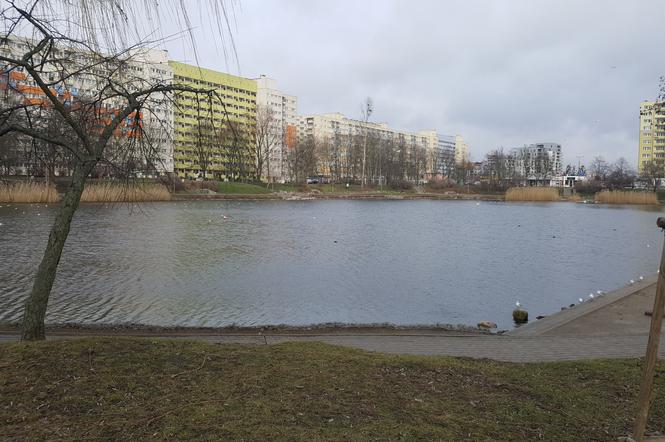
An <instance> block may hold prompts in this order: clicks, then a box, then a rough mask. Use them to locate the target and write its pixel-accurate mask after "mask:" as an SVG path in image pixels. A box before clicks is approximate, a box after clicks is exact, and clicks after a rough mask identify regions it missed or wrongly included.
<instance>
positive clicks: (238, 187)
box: [219, 182, 271, 195]
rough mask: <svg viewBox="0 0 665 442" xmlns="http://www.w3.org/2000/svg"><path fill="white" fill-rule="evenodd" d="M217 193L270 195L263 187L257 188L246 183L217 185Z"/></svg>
mask: <svg viewBox="0 0 665 442" xmlns="http://www.w3.org/2000/svg"><path fill="white" fill-rule="evenodd" d="M219 193H227V194H242V195H255V194H259V193H271V192H270V190H268V189H266V188H265V186H257V185H255V184H247V183H232V182H228V183H219Z"/></svg>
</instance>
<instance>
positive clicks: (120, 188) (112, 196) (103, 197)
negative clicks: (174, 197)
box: [81, 183, 171, 203]
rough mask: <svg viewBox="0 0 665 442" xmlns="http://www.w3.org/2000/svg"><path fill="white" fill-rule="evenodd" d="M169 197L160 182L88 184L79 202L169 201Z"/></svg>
mask: <svg viewBox="0 0 665 442" xmlns="http://www.w3.org/2000/svg"><path fill="white" fill-rule="evenodd" d="M170 199H171V194H170V193H169V191H168V190H167V189H166V187H165V186H163V185H161V184H145V185H120V184H110V183H102V184H88V185H86V186H85V189H84V190H83V195H81V202H84V203H128V202H148V201H169V200H170Z"/></svg>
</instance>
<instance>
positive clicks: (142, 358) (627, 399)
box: [0, 338, 665, 441]
mask: <svg viewBox="0 0 665 442" xmlns="http://www.w3.org/2000/svg"><path fill="white" fill-rule="evenodd" d="M0 368H1V369H0V398H1V403H2V406H1V407H0V426H1V427H2V429H3V430H2V437H3V438H7V439H11V440H14V439H16V440H25V439H31V440H61V439H66V440H70V439H73V440H97V439H104V440H106V439H114V440H144V439H147V438H156V439H160V440H186V439H205V440H218V439H223V440H308V441H309V440H400V439H403V440H566V441H576V440H579V441H588V440H616V438H617V437H619V436H625V435H626V434H628V432H629V431H630V427H631V425H632V421H633V417H634V411H635V403H636V396H637V391H638V383H639V377H640V373H641V369H640V363H639V361H638V360H613V361H591V362H576V363H547V364H529V365H524V364H508V363H499V362H492V361H476V360H469V359H453V358H434V357H406V356H391V355H383V354H376V353H367V352H363V351H359V350H352V349H348V348H341V347H334V346H329V345H325V344H319V343H287V344H281V345H274V346H265V345H214V344H206V343H201V342H186V341H180V340H163V339H149V338H145V339H113V338H85V339H75V340H62V341H50V342H39V343H24V344H20V343H12V344H1V345H0ZM664 368H665V367H664V366H663V365H660V367H659V376H657V378H656V392H657V394H656V402H655V403H654V405H653V407H652V410H653V411H652V417H651V420H650V429H651V430H660V431H663V430H664V429H665V400H664V398H665V377H663V376H662V375H663V373H664Z"/></svg>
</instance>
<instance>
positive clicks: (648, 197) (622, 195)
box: [596, 190, 658, 204]
mask: <svg viewBox="0 0 665 442" xmlns="http://www.w3.org/2000/svg"><path fill="white" fill-rule="evenodd" d="M596 202H597V203H602V204H658V196H657V195H656V193H654V192H634V191H623V190H615V191H610V190H601V191H600V192H598V193H597V194H596Z"/></svg>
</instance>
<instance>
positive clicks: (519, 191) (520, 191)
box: [506, 187, 561, 201]
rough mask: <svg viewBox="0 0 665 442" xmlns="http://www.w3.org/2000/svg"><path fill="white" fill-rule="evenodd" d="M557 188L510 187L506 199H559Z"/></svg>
mask: <svg viewBox="0 0 665 442" xmlns="http://www.w3.org/2000/svg"><path fill="white" fill-rule="evenodd" d="M560 199H561V198H559V189H557V188H554V187H511V188H510V189H508V190H507V191H506V201H559V200H560Z"/></svg>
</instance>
